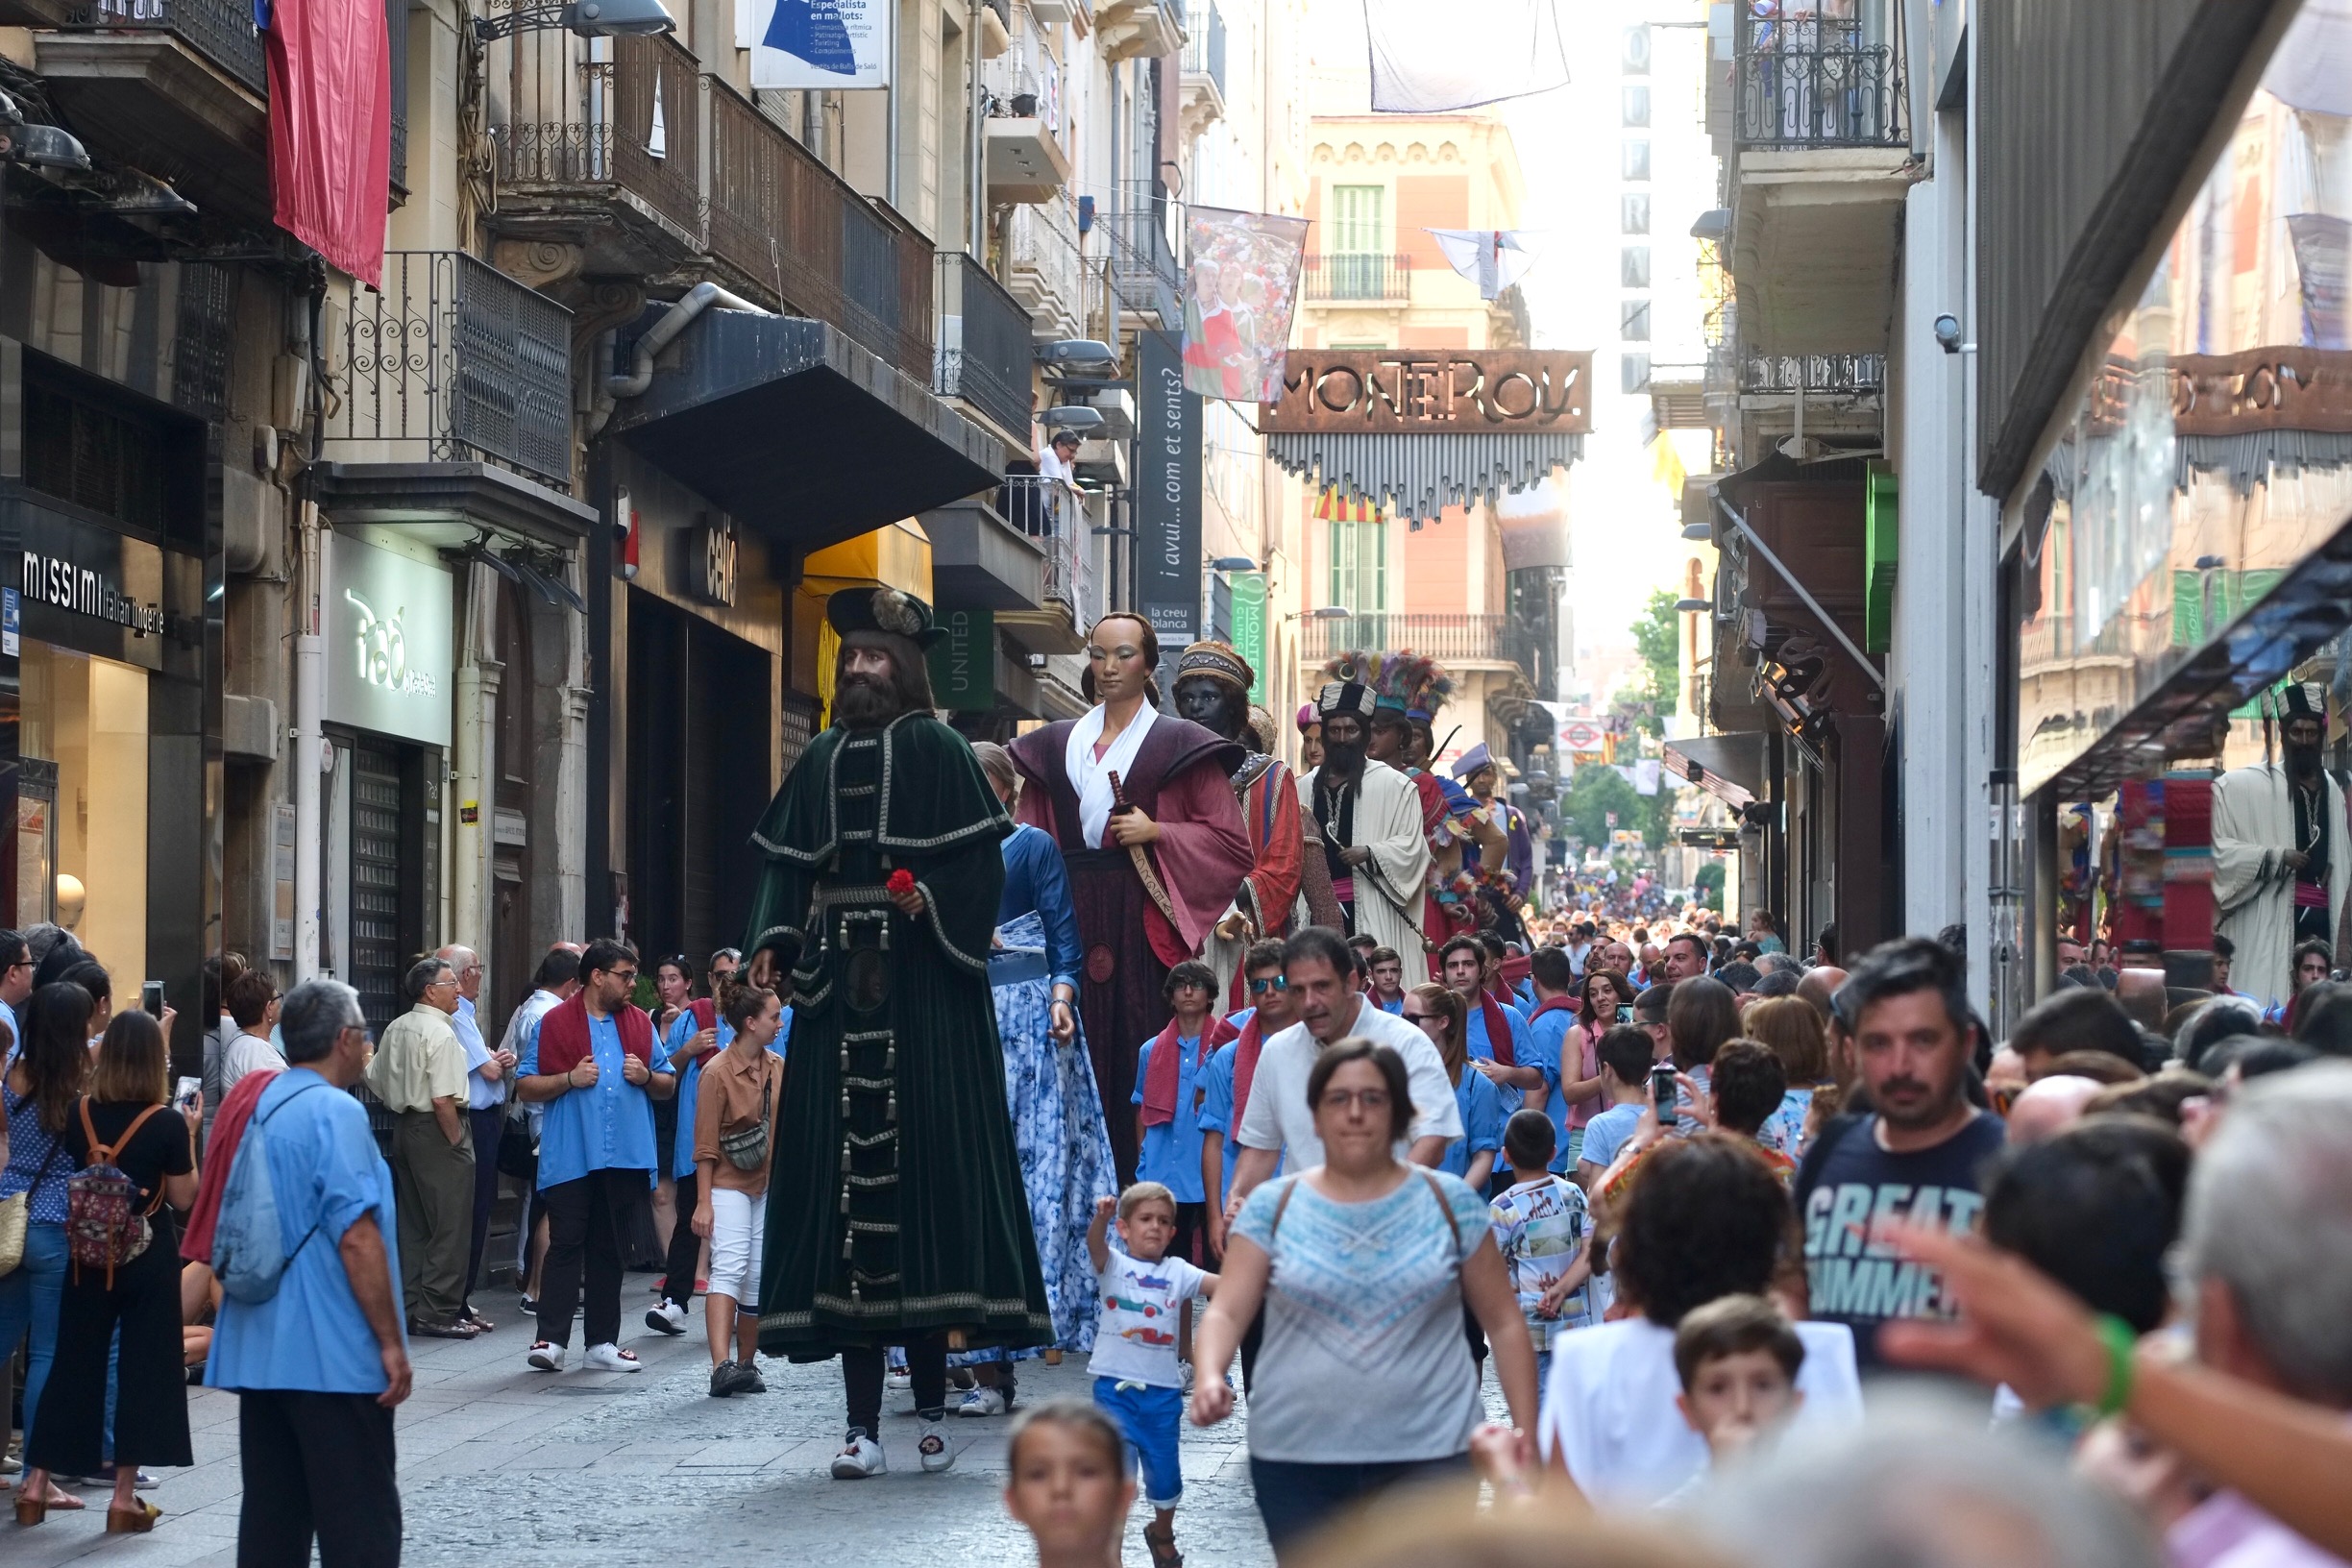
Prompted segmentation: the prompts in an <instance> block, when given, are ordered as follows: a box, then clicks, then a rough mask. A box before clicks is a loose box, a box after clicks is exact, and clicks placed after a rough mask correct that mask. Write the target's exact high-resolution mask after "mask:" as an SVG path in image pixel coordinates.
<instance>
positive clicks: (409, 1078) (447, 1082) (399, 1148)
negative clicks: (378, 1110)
mask: <svg viewBox="0 0 2352 1568" xmlns="http://www.w3.org/2000/svg"><path fill="white" fill-rule="evenodd" d="M401 990H402V992H403V993H404V994H405V995H406V996H407V998H408V1001H409V1008H408V1011H407V1012H405V1013H404V1014H402V1015H401V1016H400V1017H397V1018H394V1019H393V1020H392V1021H391V1022H390V1023H389V1024H387V1025H385V1027H384V1032H383V1039H382V1040H380V1041H378V1042H377V1047H376V1060H375V1061H373V1062H371V1063H370V1064H369V1065H368V1071H367V1084H368V1088H369V1089H370V1090H374V1091H375V1094H376V1097H377V1098H378V1099H380V1100H381V1101H383V1103H384V1108H385V1109H386V1110H388V1111H390V1112H391V1113H392V1185H393V1189H394V1191H396V1192H397V1193H398V1194H399V1198H400V1211H399V1212H400V1243H401V1245H400V1250H401V1261H402V1263H403V1265H404V1267H403V1270H402V1275H401V1284H402V1290H403V1294H404V1296H405V1297H406V1298H407V1303H408V1332H409V1333H410V1334H421V1335H427V1336H428V1337H430V1338H434V1339H471V1338H473V1337H474V1336H475V1335H477V1334H478V1333H480V1332H481V1331H480V1330H479V1329H477V1328H476V1327H475V1326H474V1324H473V1321H472V1320H471V1319H470V1318H468V1317H467V1315H466V1310H465V1269H466V1254H467V1251H468V1249H469V1248H470V1246H471V1244H472V1242H473V1238H474V1225H473V1219H474V1136H473V1131H472V1129H471V1128H469V1127H468V1126H467V1125H466V1120H465V1111H464V1106H465V1103H466V1053H465V1047H464V1046H463V1045H461V1044H459V1043H458V1041H457V1031H456V1030H455V1029H454V1028H453V1027H452V1026H451V1024H450V1016H451V1015H452V1014H453V1013H455V1012H456V1011H457V972H456V970H454V969H453V968H450V966H449V965H448V963H447V962H445V961H444V960H442V959H440V958H438V957H435V958H421V959H419V960H417V962H416V963H415V964H414V965H412V966H411V967H410V968H409V970H408V975H407V978H406V980H405V981H404V983H403V985H402V987H401Z"/></svg>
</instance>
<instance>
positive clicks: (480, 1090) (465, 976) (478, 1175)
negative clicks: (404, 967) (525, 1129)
mask: <svg viewBox="0 0 2352 1568" xmlns="http://www.w3.org/2000/svg"><path fill="white" fill-rule="evenodd" d="M433 957H435V958H437V959H439V960H440V961H441V962H442V963H444V964H447V965H448V966H449V967H450V969H451V970H452V972H453V973H454V974H455V975H456V976H457V1011H456V1012H454V1013H453V1014H451V1015H450V1027H451V1028H453V1029H454V1030H455V1031H456V1032H457V1043H458V1045H459V1046H460V1047H461V1048H462V1049H463V1050H464V1051H465V1063H466V1102H465V1106H466V1109H465V1115H466V1131H467V1133H468V1134H469V1136H471V1137H472V1139H474V1223H473V1226H472V1228H471V1236H470V1239H469V1240H468V1243H467V1246H466V1268H465V1286H464V1288H463V1289H462V1290H461V1291H460V1292H459V1299H460V1300H461V1301H462V1303H463V1306H462V1307H461V1308H460V1309H459V1311H460V1312H461V1314H462V1315H463V1316H464V1318H465V1320H466V1321H467V1322H468V1323H471V1324H473V1325H474V1327H475V1330H476V1331H477V1332H485V1331H487V1330H489V1329H492V1328H495V1327H496V1326H497V1325H495V1324H493V1323H492V1322H491V1321H490V1320H489V1319H488V1318H486V1317H484V1316H482V1314H481V1313H479V1312H478V1311H475V1310H474V1286H475V1282H476V1281H478V1280H479V1279H480V1278H481V1261H482V1245H483V1243H484V1242H486V1241H488V1240H489V1239H490V1210H491V1208H492V1207H493V1206H494V1205H495V1204H496V1203H497V1202H498V1179H499V1164H498V1149H499V1138H500V1136H501V1132H502V1128H503V1127H504V1125H505V1118H506V1090H507V1087H508V1075H509V1074H510V1073H512V1072H513V1071H514V1065H515V1061H516V1058H515V1054H514V1053H513V1052H512V1051H509V1050H507V1049H505V1048H504V1047H501V1048H499V1049H498V1050H495V1051H494V1050H492V1049H491V1048H490V1046H489V1043H488V1042H487V1041H484V1040H483V1039H482V1032H481V1020H480V1019H479V1018H478V1017H477V1016H476V1015H475V1012H474V1005H475V1003H476V1002H477V1001H478V1000H479V999H480V997H481V983H482V961H481V955H480V954H479V953H477V952H476V951H475V950H474V949H473V948H471V947H464V946H460V945H458V944H457V943H450V944H449V945H448V946H447V947H444V948H442V949H441V950H440V951H439V952H437V953H435V954H433Z"/></svg>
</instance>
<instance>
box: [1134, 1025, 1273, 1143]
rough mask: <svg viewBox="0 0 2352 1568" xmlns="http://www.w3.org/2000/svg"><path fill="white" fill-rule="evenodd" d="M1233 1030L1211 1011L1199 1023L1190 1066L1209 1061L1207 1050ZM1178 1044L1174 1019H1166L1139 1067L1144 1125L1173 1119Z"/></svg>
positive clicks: (1220, 1042) (1221, 1042)
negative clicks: (1198, 1034) (1145, 1062)
mask: <svg viewBox="0 0 2352 1568" xmlns="http://www.w3.org/2000/svg"><path fill="white" fill-rule="evenodd" d="M1252 1021H1255V1020H1254V1019H1253V1020H1252ZM1237 1033H1238V1031H1237V1030H1236V1029H1235V1028H1234V1026H1233V1025H1232V1024H1230V1023H1227V1022H1226V1021H1225V1020H1224V1019H1223V1018H1220V1017H1217V1016H1216V1015H1215V1014H1213V1013H1212V1014H1211V1015H1209V1018H1208V1021H1207V1022H1205V1023H1203V1024H1202V1025H1201V1033H1200V1045H1199V1047H1198V1054H1197V1055H1196V1056H1195V1057H1194V1058H1193V1066H1194V1067H1195V1068H1197V1067H1198V1066H1200V1064H1201V1063H1203V1062H1206V1061H1207V1060H1209V1053H1210V1052H1211V1051H1213V1050H1215V1049H1216V1048H1217V1047H1218V1046H1219V1045H1222V1044H1224V1043H1225V1042H1226V1041H1229V1040H1232V1039H1233V1038H1234V1037H1235V1036H1236V1034H1237ZM1179 1043H1181V1041H1180V1038H1179V1037H1178V1035H1177V1033H1176V1020H1175V1019H1174V1018H1170V1019H1168V1025H1167V1027H1166V1028H1165V1029H1163V1030H1161V1031H1160V1034H1159V1037H1158V1038H1157V1039H1155V1040H1154V1041H1152V1052H1151V1061H1150V1062H1149V1063H1148V1064H1146V1065H1145V1066H1144V1068H1143V1125H1144V1126H1146V1127H1157V1126H1159V1125H1160V1124H1161V1123H1162V1122H1164V1121H1173V1120H1175V1119H1176V1086H1177V1084H1178V1083H1179V1082H1180V1081H1181V1080H1180V1077H1179V1072H1180V1069H1181V1067H1182V1066H1183V1064H1182V1063H1181V1062H1180V1061H1179V1060H1178V1058H1179V1057H1181V1056H1182V1055H1183V1053H1182V1052H1181V1051H1179V1050H1178V1049H1177V1046H1178V1044H1179Z"/></svg>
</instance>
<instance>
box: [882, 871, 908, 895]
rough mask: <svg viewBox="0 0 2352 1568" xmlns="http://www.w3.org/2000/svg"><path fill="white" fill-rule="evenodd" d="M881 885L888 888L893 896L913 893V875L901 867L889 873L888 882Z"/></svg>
mask: <svg viewBox="0 0 2352 1568" xmlns="http://www.w3.org/2000/svg"><path fill="white" fill-rule="evenodd" d="M883 885H884V886H885V887H887V888H889V889H890V891H891V892H892V893H894V894H899V893H913V892H914V891H915V873H914V872H913V871H910V870H907V869H906V868H905V867H903V866H901V867H900V868H898V870H894V871H893V872H891V874H890V880H889V881H888V882H887V883H885V884H883Z"/></svg>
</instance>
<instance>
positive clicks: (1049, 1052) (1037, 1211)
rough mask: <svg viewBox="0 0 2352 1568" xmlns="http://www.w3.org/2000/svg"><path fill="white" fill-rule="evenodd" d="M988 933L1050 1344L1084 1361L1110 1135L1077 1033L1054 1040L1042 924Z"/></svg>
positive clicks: (1095, 1310)
mask: <svg viewBox="0 0 2352 1568" xmlns="http://www.w3.org/2000/svg"><path fill="white" fill-rule="evenodd" d="M996 935H997V940H998V941H999V942H1001V943H1003V946H1001V947H999V948H998V949H996V951H995V953H994V954H993V955H992V962H991V964H990V971H991V972H990V979H991V982H992V984H991V991H992V993H993V994H994V996H995V998H996V1033H997V1035H998V1036H999V1037H1000V1038H1001V1039H1002V1041H1003V1042H1004V1064H1005V1103H1006V1105H1007V1106H1008V1107H1009V1108H1010V1109H1011V1111H1012V1113H1013V1141H1014V1145H1015V1148H1016V1149H1017V1152H1018V1153H1019V1156H1020V1167H1021V1181H1022V1184H1023V1186H1024V1187H1026V1188H1027V1189H1028V1196H1029V1223H1030V1226H1031V1228H1032V1229H1033V1230H1035V1231H1036V1233H1037V1250H1038V1265H1039V1268H1040V1269H1041V1271H1042V1273H1043V1274H1044V1276H1045V1300H1046V1304H1047V1307H1048V1308H1049V1310H1050V1311H1051V1312H1052V1314H1053V1326H1054V1343H1055V1344H1056V1345H1058V1346H1059V1347H1061V1348H1062V1349H1063V1350H1066V1351H1070V1352H1074V1353H1081V1354H1083V1353H1084V1352H1087V1351H1090V1350H1092V1349H1093V1348H1094V1324H1095V1319H1096V1317H1097V1315H1098V1314H1099V1311H1100V1307H1099V1304H1098V1302H1097V1301H1096V1294H1097V1292H1096V1288H1095V1280H1094V1265H1093V1264H1092V1263H1091V1262H1089V1261H1088V1259H1087V1245H1086V1236H1087V1226H1088V1225H1089V1224H1090V1223H1091V1221H1092V1220H1093V1217H1094V1203H1095V1200H1096V1199H1097V1198H1105V1197H1111V1196H1114V1195H1115V1193H1116V1192H1117V1186H1116V1183H1115V1177H1114V1176H1113V1168H1114V1167H1113V1165H1112V1162H1111V1137H1110V1131H1109V1128H1108V1127H1107V1126H1106V1124H1105V1123H1104V1120H1103V1108H1102V1098H1101V1096H1100V1095H1099V1094H1098V1093H1097V1092H1096V1090H1095V1088H1094V1069H1093V1066H1092V1064H1091V1063H1090V1061H1089V1059H1088V1056H1087V1047H1086V1040H1085V1037H1084V1035H1083V1034H1082V1035H1080V1036H1078V1037H1076V1038H1074V1039H1072V1040H1071V1041H1070V1042H1069V1043H1068V1044H1067V1045H1063V1044H1060V1043H1058V1042H1057V1041H1055V1040H1054V1038H1053V1034H1052V1023H1053V981H1052V979H1051V978H1050V977H1049V976H1048V975H1047V973H1046V971H1045V954H1044V946H1045V928H1044V922H1043V921H1042V920H1041V919H1039V918H1038V917H1037V915H1035V914H1034V913H1033V914H1028V915H1023V916H1021V917H1020V918H1019V919H1016V920H1013V921H1010V922H1009V923H1007V924H1006V925H1004V926H1002V927H1000V928H999V929H998V931H997V933H996ZM1018 1354H1020V1355H1028V1354H1034V1353H1033V1352H1022V1353H1018ZM1003 1355H1004V1353H1003V1352H1001V1351H974V1352H970V1353H968V1354H965V1355H959V1356H953V1357H950V1358H949V1364H951V1365H954V1364H960V1363H961V1364H968V1363H971V1362H976V1361H991V1360H1002V1359H1003Z"/></svg>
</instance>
